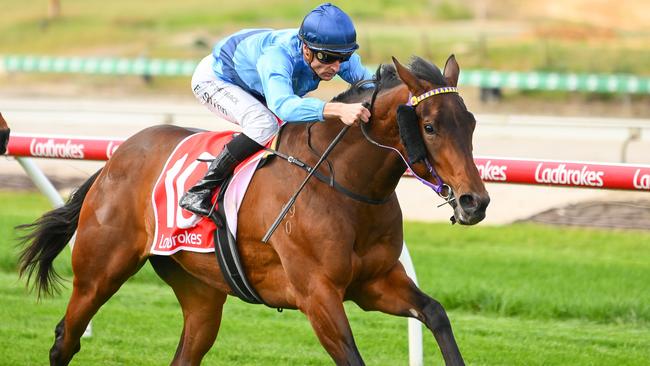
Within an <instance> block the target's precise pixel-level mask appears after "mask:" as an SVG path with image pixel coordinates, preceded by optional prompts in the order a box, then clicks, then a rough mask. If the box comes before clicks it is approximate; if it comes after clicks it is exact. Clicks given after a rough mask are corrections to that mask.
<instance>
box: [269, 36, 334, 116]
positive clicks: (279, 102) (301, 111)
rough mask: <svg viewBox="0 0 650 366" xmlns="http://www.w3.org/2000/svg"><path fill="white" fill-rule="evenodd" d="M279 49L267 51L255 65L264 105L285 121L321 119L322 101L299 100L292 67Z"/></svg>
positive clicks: (312, 99) (323, 103)
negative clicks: (294, 90)
mask: <svg viewBox="0 0 650 366" xmlns="http://www.w3.org/2000/svg"><path fill="white" fill-rule="evenodd" d="M283 52H284V51H282V50H281V49H279V48H278V49H276V50H271V51H267V53H265V54H264V55H263V56H262V57H260V59H259V60H258V62H257V71H258V72H259V73H260V80H261V82H262V88H263V89H264V96H265V97H266V104H267V106H268V107H269V109H270V110H271V111H272V112H273V113H275V114H276V115H277V116H278V117H280V118H281V119H282V120H283V121H285V122H314V121H322V120H324V119H325V118H324V116H323V109H324V107H325V102H323V101H322V100H320V99H317V98H301V97H299V96H297V95H296V94H294V92H293V86H292V85H291V74H292V72H293V65H291V62H290V61H289V58H288V56H287V55H285V54H284V53H283Z"/></svg>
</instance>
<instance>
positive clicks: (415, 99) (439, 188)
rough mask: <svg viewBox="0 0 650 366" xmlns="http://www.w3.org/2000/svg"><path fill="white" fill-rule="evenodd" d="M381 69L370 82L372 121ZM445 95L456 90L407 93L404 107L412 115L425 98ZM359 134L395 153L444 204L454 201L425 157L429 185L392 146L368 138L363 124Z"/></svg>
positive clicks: (442, 89)
mask: <svg viewBox="0 0 650 366" xmlns="http://www.w3.org/2000/svg"><path fill="white" fill-rule="evenodd" d="M381 67H382V65H379V68H378V69H377V72H376V74H375V78H374V80H371V81H372V82H374V83H375V90H374V91H373V93H372V97H371V99H370V105H369V110H370V115H371V120H372V107H373V106H374V104H375V99H376V98H377V94H378V93H379V89H380V85H381ZM445 93H458V88H456V87H453V86H445V87H441V88H435V89H431V90H429V91H427V92H426V93H423V94H421V95H418V96H414V95H413V94H411V93H409V98H408V101H407V103H406V104H405V106H408V107H410V108H412V109H413V113H415V108H416V107H417V105H418V104H420V103H421V102H422V101H423V100H425V99H427V98H430V97H433V96H435V95H440V94H445ZM368 122H370V121H368ZM398 123H399V122H398ZM361 132H362V133H363V136H364V137H365V138H366V140H368V142H370V143H371V144H373V145H375V146H377V147H380V148H382V149H388V150H392V151H394V152H396V153H397V154H398V155H399V156H400V157H401V158H402V160H403V161H404V164H406V166H407V168H408V169H409V170H410V171H411V173H412V174H413V176H414V177H415V178H416V179H418V180H419V181H420V182H422V183H423V184H424V185H426V186H427V187H429V188H431V189H433V191H434V192H436V193H437V194H438V195H439V196H440V197H442V198H443V199H445V200H446V202H445V203H444V204H446V203H449V202H451V201H452V200H453V199H454V198H453V191H452V189H451V187H449V186H448V185H447V184H445V183H444V182H443V180H442V178H440V175H439V174H438V173H437V172H436V170H435V168H434V167H433V164H431V163H430V162H429V159H428V158H427V157H426V156H423V160H424V164H426V167H427V170H428V172H429V173H430V174H431V175H432V176H433V177H434V178H435V179H436V183H431V182H429V181H428V180H426V179H424V178H422V177H421V176H419V175H418V174H417V173H416V172H415V171H414V170H413V169H412V168H411V164H409V161H408V159H407V158H406V157H404V155H403V154H402V153H401V152H400V151H399V150H397V149H396V148H394V147H392V146H387V145H383V144H381V143H379V142H377V141H376V140H375V139H373V138H372V137H370V135H369V134H368V131H367V126H366V124H365V123H362V124H361ZM405 147H406V148H407V149H408V148H409V147H408V146H406V143H405ZM444 204H443V205H444Z"/></svg>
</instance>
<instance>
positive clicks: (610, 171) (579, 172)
mask: <svg viewBox="0 0 650 366" xmlns="http://www.w3.org/2000/svg"><path fill="white" fill-rule="evenodd" d="M122 142H124V139H121V138H113V139H107V138H99V137H73V136H69V137H67V136H55V135H51V136H47V135H29V134H14V135H12V136H11V138H10V140H9V145H8V147H7V155H11V156H15V157H33V158H51V159H73V160H99V161H101V160H108V159H109V158H110V157H111V156H112V155H113V153H114V152H115V150H117V148H118V147H119V146H120V144H121V143H122ZM474 161H475V163H476V166H477V168H478V170H479V172H480V174H481V178H482V179H483V180H484V181H486V182H493V183H516V184H532V185H545V186H563V187H567V186H568V187H582V188H597V189H618V190H632V191H650V165H641V164H613V163H595V162H580V161H558V160H539V159H512V158H502V157H480V156H479V157H475V159H474Z"/></svg>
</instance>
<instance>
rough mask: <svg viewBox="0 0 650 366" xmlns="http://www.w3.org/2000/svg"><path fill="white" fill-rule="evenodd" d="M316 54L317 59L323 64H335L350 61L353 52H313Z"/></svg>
mask: <svg viewBox="0 0 650 366" xmlns="http://www.w3.org/2000/svg"><path fill="white" fill-rule="evenodd" d="M311 51H312V52H314V55H315V56H316V59H317V60H318V61H319V62H320V63H322V64H333V63H335V62H336V61H339V62H345V61H347V60H349V59H350V56H352V53H353V52H350V53H334V52H328V51H321V50H311Z"/></svg>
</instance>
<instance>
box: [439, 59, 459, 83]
mask: <svg viewBox="0 0 650 366" xmlns="http://www.w3.org/2000/svg"><path fill="white" fill-rule="evenodd" d="M459 74H460V66H458V62H456V56H454V55H451V56H449V58H448V59H447V62H445V71H444V73H443V75H444V76H445V80H446V81H447V84H449V85H450V86H458V75H459Z"/></svg>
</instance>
